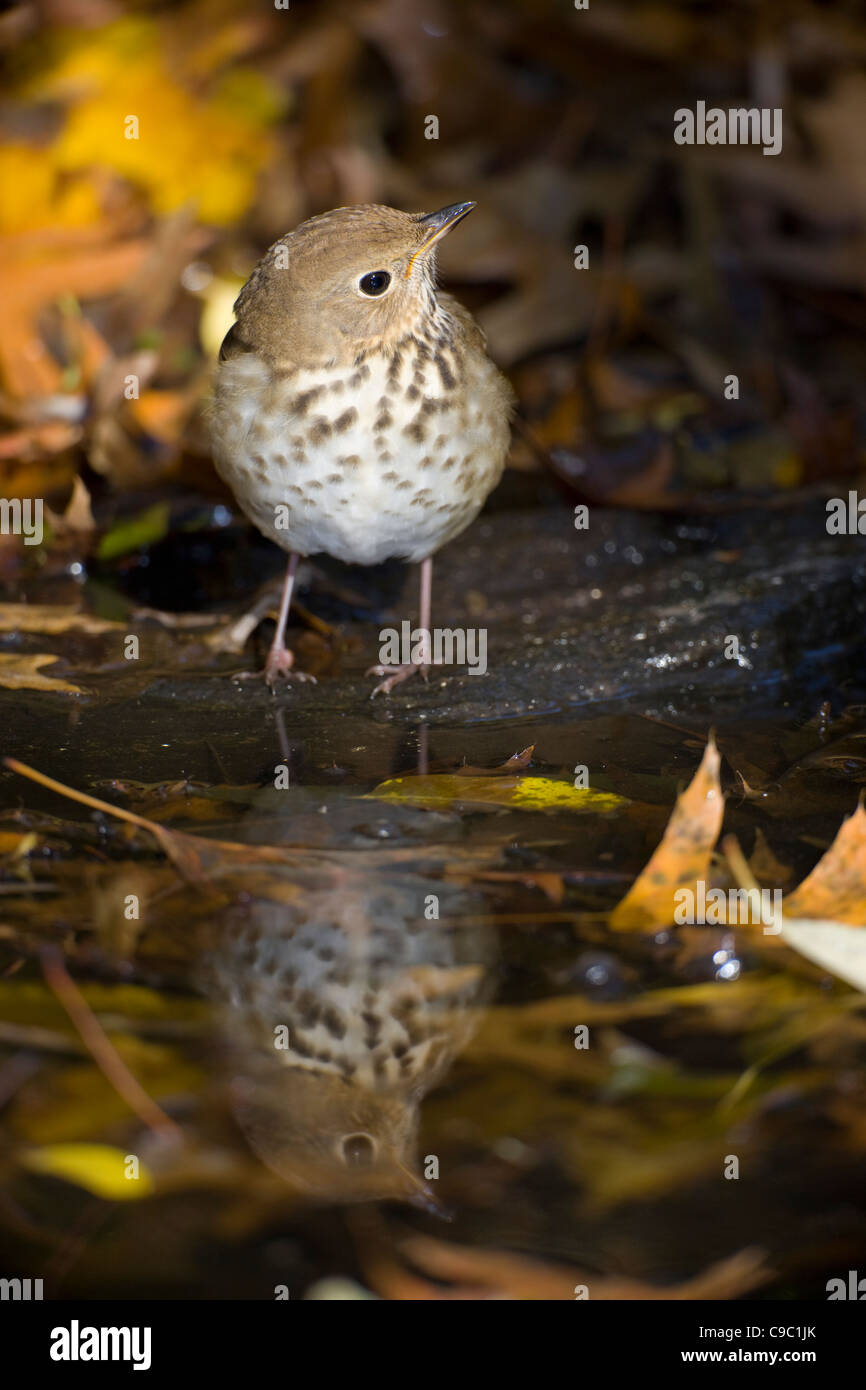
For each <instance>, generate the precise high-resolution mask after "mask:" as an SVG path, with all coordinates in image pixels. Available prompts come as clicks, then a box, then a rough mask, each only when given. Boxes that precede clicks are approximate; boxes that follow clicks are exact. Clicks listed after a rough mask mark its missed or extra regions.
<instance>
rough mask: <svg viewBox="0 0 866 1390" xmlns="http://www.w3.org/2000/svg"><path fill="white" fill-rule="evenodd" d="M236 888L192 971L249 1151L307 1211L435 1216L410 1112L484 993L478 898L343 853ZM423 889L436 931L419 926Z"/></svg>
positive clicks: (487, 951) (486, 958)
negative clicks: (371, 1208) (418, 1210)
mask: <svg viewBox="0 0 866 1390" xmlns="http://www.w3.org/2000/svg"><path fill="white" fill-rule="evenodd" d="M248 887H249V889H250V891H248V892H246V893H244V894H243V895H240V896H239V897H238V899H237V901H236V902H234V903H233V904H232V905H231V907H230V908H229V910H228V911H226V912H225V913H224V914H222V915H221V917H220V919H219V921H218V922H217V921H211V922H210V923H209V925H208V927H207V933H206V941H205V943H204V946H203V949H202V950H200V951H199V952H198V953H197V958H196V967H195V976H196V984H197V985H198V987H199V989H200V990H201V991H202V992H203V993H204V994H205V995H206V996H207V997H208V998H209V999H210V1000H211V1001H212V1003H213V1004H215V1005H216V1006H217V1017H218V1020H219V1022H218V1033H219V1037H220V1039H221V1046H220V1053H221V1055H222V1058H223V1065H224V1066H225V1068H226V1071H227V1073H228V1076H229V1078H230V1080H229V1086H228V1093H229V1097H230V1103H231V1107H232V1110H233V1112H234V1115H235V1118H236V1120H237V1122H238V1125H239V1127H240V1129H241V1131H242V1133H243V1134H244V1135H245V1137H246V1139H247V1141H248V1143H249V1144H250V1147H251V1148H252V1149H253V1151H254V1152H255V1153H256V1154H257V1155H258V1157H259V1158H260V1159H261V1160H262V1162H263V1163H264V1164H265V1165H266V1166H267V1167H268V1168H270V1169H271V1171H272V1172H274V1173H276V1174H277V1175H278V1176H279V1177H280V1178H282V1180H283V1181H284V1182H286V1183H287V1184H288V1185H289V1186H290V1187H291V1188H292V1189H293V1190H295V1191H297V1192H300V1193H305V1194H307V1195H308V1196H309V1197H310V1198H312V1199H314V1200H315V1199H319V1200H325V1201H338V1202H348V1203H353V1202H356V1201H370V1200H381V1199H385V1198H391V1199H394V1200H398V1201H407V1202H410V1203H412V1204H413V1205H416V1206H421V1207H423V1208H426V1209H430V1210H435V1208H436V1199H435V1196H434V1189H431V1187H430V1185H429V1183H428V1182H426V1181H425V1179H424V1176H423V1175H422V1173H421V1172H419V1165H418V1162H417V1157H416V1153H415V1149H416V1141H417V1132H418V1122H419V1112H420V1106H421V1102H422V1100H423V1098H424V1096H425V1095H426V1094H427V1092H428V1091H430V1090H431V1089H432V1088H433V1087H434V1086H436V1085H438V1084H439V1083H440V1082H441V1080H442V1079H443V1077H444V1075H445V1074H446V1072H447V1071H448V1070H449V1068H450V1066H451V1065H452V1063H453V1062H454V1060H455V1058H456V1057H457V1055H458V1054H459V1053H460V1051H461V1050H462V1049H463V1048H464V1047H465V1046H466V1045H467V1043H468V1042H469V1040H470V1038H471V1036H472V1034H473V1032H474V1030H475V1027H476V1026H477V1022H478V1019H479V1016H480V1014H481V1011H482V1008H483V1006H484V1004H485V1003H486V1002H487V998H488V995H489V993H490V987H491V967H492V961H491V951H492V947H491V942H490V937H489V932H488V931H487V930H485V928H484V927H483V925H480V924H479V923H478V921H477V918H476V919H475V920H473V919H472V917H471V916H469V917H467V916H466V914H467V912H468V913H471V912H472V909H473V907H477V904H476V902H475V897H474V895H472V894H471V892H469V891H467V890H466V889H464V888H462V887H457V886H454V885H451V884H447V883H445V882H443V881H442V880H441V878H438V877H433V876H431V877H429V878H425V877H419V876H418V875H417V872H416V871H415V869H414V867H413V870H412V871H410V872H408V873H407V872H406V871H405V869H404V870H403V871H402V872H401V871H400V869H399V866H392V867H390V868H389V867H387V866H384V865H382V864H381V863H379V862H378V858H377V862H376V863H375V864H374V865H371V866H369V867H363V868H361V867H356V866H355V865H349V864H346V863H345V862H344V859H343V857H341V856H339V855H333V856H331V857H330V859H328V858H327V857H325V858H322V859H320V861H319V862H318V863H317V864H316V866H315V867H313V868H309V869H296V870H295V871H293V873H292V875H291V878H290V881H289V880H287V879H284V878H281V877H279V876H277V875H273V874H272V876H271V877H270V878H267V877H265V878H260V879H258V880H256V884H255V885H253V883H252V882H250V883H249V884H248ZM431 894H433V895H434V896H435V901H436V903H437V910H441V913H442V917H443V919H444V920H447V926H443V921H440V920H438V918H429V908H428V907H427V905H428V904H429V903H430V902H431V901H433V898H431V896H430V895H431ZM461 919H462V920H461ZM428 1176H429V1175H428Z"/></svg>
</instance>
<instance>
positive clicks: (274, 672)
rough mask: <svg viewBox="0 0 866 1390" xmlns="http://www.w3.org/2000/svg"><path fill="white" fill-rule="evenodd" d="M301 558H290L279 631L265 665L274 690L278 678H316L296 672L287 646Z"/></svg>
mask: <svg viewBox="0 0 866 1390" xmlns="http://www.w3.org/2000/svg"><path fill="white" fill-rule="evenodd" d="M298 559H299V556H298V555H297V554H296V553H295V552H294V551H292V553H291V555H290V556H289V564H288V568H287V569H286V578H285V582H284V584H283V594H282V598H281V599H280V614H279V617H278V618H277V630H276V632H275V633H274V640H273V642H272V643H271V649H270V651H269V652H268V659H267V662H266V663H265V680H266V682H267V684H268V685H269V686H270V687H271V689H273V687H274V685H275V684H276V681H277V678H278V677H279V676H283V677H284V678H285V679H287V680H296V681H313V682H314V683H315V676H309V675H307V673H306V671H295V670H294V669H293V668H294V664H295V658H294V654H293V653H292V652H290V651H289V649H288V647H287V646H286V623H287V622H288V620H289V609H290V608H291V606H292V592H293V590H294V587H295V575H296V574H297V570H298Z"/></svg>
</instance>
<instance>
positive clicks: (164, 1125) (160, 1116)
mask: <svg viewBox="0 0 866 1390" xmlns="http://www.w3.org/2000/svg"><path fill="white" fill-rule="evenodd" d="M41 960H42V971H43V974H44V975H45V980H46V983H47V984H48V986H49V988H50V989H52V990H53V991H54V993H55V994H56V995H57V998H58V999H59V1001H60V1003H61V1004H62V1005H63V1008H64V1009H65V1010H66V1012H67V1014H68V1015H69V1018H70V1020H71V1022H72V1024H73V1026H74V1027H75V1028H76V1029H77V1030H78V1033H79V1035H80V1037H81V1040H82V1042H83V1043H84V1045H85V1047H86V1048H87V1050H88V1052H89V1053H90V1055H91V1057H92V1058H93V1060H94V1062H95V1063H96V1065H97V1066H98V1067H99V1070H100V1071H101V1072H102V1074H103V1076H104V1077H105V1078H106V1080H107V1081H108V1082H109V1083H110V1085H112V1086H113V1087H114V1089H115V1091H116V1092H117V1094H118V1095H119V1096H120V1097H121V1098H122V1099H123V1100H124V1101H125V1102H126V1104H127V1105H128V1106H129V1108H130V1110H133V1111H134V1112H135V1114H136V1115H137V1116H138V1118H139V1119H140V1120H141V1121H142V1123H143V1124H146V1125H147V1126H148V1128H149V1129H152V1130H153V1131H154V1132H155V1133H156V1134H159V1135H160V1137H161V1138H163V1139H168V1140H170V1141H171V1142H172V1143H174V1144H178V1143H180V1144H182V1143H183V1130H182V1129H181V1128H180V1126H179V1125H177V1124H175V1122H174V1120H172V1119H170V1118H169V1116H168V1115H166V1113H165V1111H164V1110H161V1109H160V1107H159V1106H158V1105H157V1103H156V1101H155V1100H153V1099H152V1098H151V1097H150V1096H149V1095H148V1094H147V1091H145V1089H144V1087H143V1086H142V1085H141V1083H140V1082H139V1081H138V1080H137V1079H136V1077H134V1076H133V1074H132V1072H131V1071H130V1070H129V1068H128V1067H127V1065H126V1063H125V1062H124V1060H123V1058H122V1057H121V1056H120V1054H119V1053H118V1051H117V1049H116V1048H115V1047H114V1045H113V1043H112V1042H111V1039H110V1038H109V1037H108V1035H107V1034H106V1033H105V1032H104V1030H103V1028H102V1025H101V1024H100V1022H99V1020H98V1019H97V1017H96V1015H95V1014H94V1012H93V1010H92V1009H91V1007H90V1005H89V1004H88V1003H87V1000H86V999H85V998H84V995H83V994H82V993H81V991H80V989H79V988H78V986H77V985H76V984H75V981H74V980H73V979H72V976H71V975H70V974H69V972H68V970H67V969H66V967H65V965H64V964H63V961H62V959H61V956H60V953H59V951H57V950H56V949H55V948H54V947H46V948H45V950H43V951H42V953H41Z"/></svg>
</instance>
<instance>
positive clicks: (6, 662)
mask: <svg viewBox="0 0 866 1390" xmlns="http://www.w3.org/2000/svg"><path fill="white" fill-rule="evenodd" d="M59 659H60V658H59V657H57V656H54V655H53V654H52V653H50V652H40V653H38V654H37V655H36V656H23V655H19V654H17V653H16V652H0V685H3V686H6V688H7V689H8V690H55V691H63V692H65V693H67V694H69V695H83V694H84V691H83V690H82V689H81V687H80V686H78V685H70V684H69V682H68V681H64V680H61V679H60V678H59V677H54V676H43V675H40V671H41V668H42V667H43V666H51V665H53V664H54V662H55V661H58V660H59Z"/></svg>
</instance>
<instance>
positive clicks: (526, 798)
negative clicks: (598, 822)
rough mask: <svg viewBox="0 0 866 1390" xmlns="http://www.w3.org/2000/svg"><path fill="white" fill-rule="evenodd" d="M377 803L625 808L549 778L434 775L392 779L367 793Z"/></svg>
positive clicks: (607, 795) (606, 795) (608, 795)
mask: <svg viewBox="0 0 866 1390" xmlns="http://www.w3.org/2000/svg"><path fill="white" fill-rule="evenodd" d="M369 797H370V798H374V799H375V800H377V801H397V802H400V803H401V804H403V805H411V806H429V807H446V806H453V807H460V806H467V807H469V806H482V807H484V806H509V807H511V808H512V809H514V810H518V811H615V810H617V809H618V808H619V807H621V806H625V805H627V802H626V798H625V797H623V796H617V795H616V794H615V793H614V792H599V791H594V790H593V789H592V788H591V787H573V786H572V785H571V783H570V782H556V781H554V780H553V779H552V778H550V777H503V776H486V777H466V776H463V775H460V774H458V773H433V774H431V775H430V776H428V777H392V778H390V779H389V780H388V781H387V782H380V783H379V785H378V787H376V788H374V790H373V791H372V792H370V793H369Z"/></svg>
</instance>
